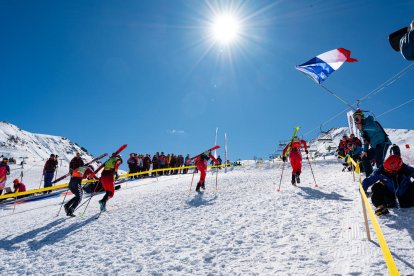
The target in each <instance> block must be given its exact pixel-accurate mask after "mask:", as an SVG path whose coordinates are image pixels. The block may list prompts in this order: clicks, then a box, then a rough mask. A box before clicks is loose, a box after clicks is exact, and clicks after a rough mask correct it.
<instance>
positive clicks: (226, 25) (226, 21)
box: [212, 15, 240, 45]
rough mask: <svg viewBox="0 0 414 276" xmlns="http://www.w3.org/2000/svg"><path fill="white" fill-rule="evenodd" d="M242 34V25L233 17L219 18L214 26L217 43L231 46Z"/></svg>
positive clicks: (223, 16) (213, 33) (213, 31)
mask: <svg viewBox="0 0 414 276" xmlns="http://www.w3.org/2000/svg"><path fill="white" fill-rule="evenodd" d="M239 34H240V23H239V21H238V20H237V18H235V17H234V16H232V15H220V16H217V17H216V18H215V20H214V22H213V25H212V35H213V38H214V40H215V41H216V42H218V43H220V44H224V45H229V44H230V43H232V42H234V41H235V40H236V39H237V37H238V36H239Z"/></svg>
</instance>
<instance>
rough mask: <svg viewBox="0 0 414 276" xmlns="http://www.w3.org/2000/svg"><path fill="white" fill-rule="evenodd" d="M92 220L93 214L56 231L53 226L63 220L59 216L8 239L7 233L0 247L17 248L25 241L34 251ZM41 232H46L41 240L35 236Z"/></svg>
mask: <svg viewBox="0 0 414 276" xmlns="http://www.w3.org/2000/svg"><path fill="white" fill-rule="evenodd" d="M94 220H95V216H92V217H90V218H88V219H86V220H82V221H80V222H76V223H72V224H70V225H68V226H67V227H64V228H61V229H59V230H57V231H53V228H55V227H57V226H58V225H60V224H61V223H62V222H64V221H65V219H64V218H60V219H57V220H55V221H52V222H50V223H48V224H46V225H44V226H41V227H39V228H36V229H33V230H31V231H29V232H26V233H24V234H21V235H19V236H16V237H14V238H12V239H10V240H8V238H9V237H10V236H11V235H9V236H7V237H6V238H4V239H2V240H0V248H2V249H5V250H8V251H13V250H19V249H20V246H19V245H18V244H20V243H23V242H26V241H27V245H28V246H29V247H30V249H32V250H34V251H36V250H39V249H41V248H42V247H43V246H45V245H52V244H54V243H57V242H59V241H61V240H63V239H64V238H65V237H66V236H67V235H69V234H70V233H76V232H77V231H79V230H80V228H82V227H83V226H85V225H86V224H88V223H90V222H92V221H94ZM43 232H47V235H46V236H45V237H44V238H42V239H41V240H36V236H38V235H40V234H41V233H43Z"/></svg>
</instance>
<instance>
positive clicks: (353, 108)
mask: <svg viewBox="0 0 414 276" xmlns="http://www.w3.org/2000/svg"><path fill="white" fill-rule="evenodd" d="M319 85H320V86H321V87H322V88H323V89H325V90H326V91H328V92H329V93H331V94H332V95H333V96H335V97H336V98H337V99H338V100H340V101H341V102H343V103H344V104H346V105H347V106H349V107H350V108H351V109H352V110H355V107H353V106H352V105H350V104H349V103H348V102H346V101H345V100H344V99H342V98H340V97H339V96H338V95H336V94H335V93H334V92H332V91H331V90H329V89H328V88H327V87H326V86H324V85H323V84H321V83H320V84H319Z"/></svg>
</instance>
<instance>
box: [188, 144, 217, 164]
mask: <svg viewBox="0 0 414 276" xmlns="http://www.w3.org/2000/svg"><path fill="white" fill-rule="evenodd" d="M219 148H220V146H214V147H212V148H210V149H208V150H205V151H203V152H202V153H200V154H198V155H196V156H194V157H192V158H190V160H191V161H194V160H195V159H196V158H197V157H199V156H201V155H202V154H206V155H210V154H211V152H212V151H213V150H216V149H219ZM214 159H215V158H214Z"/></svg>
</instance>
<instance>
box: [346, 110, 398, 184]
mask: <svg viewBox="0 0 414 276" xmlns="http://www.w3.org/2000/svg"><path fill="white" fill-rule="evenodd" d="M353 117H354V121H355V125H356V128H357V129H358V130H359V131H360V132H361V136H362V139H363V141H364V147H363V152H362V153H361V155H360V156H361V159H362V167H363V168H364V171H365V175H366V176H367V177H368V176H369V175H370V174H371V173H372V171H373V168H372V165H371V161H372V160H375V164H376V166H377V168H379V167H380V166H381V165H382V163H383V162H384V158H385V155H386V154H387V150H388V147H389V146H390V145H391V141H390V139H389V138H388V135H387V133H385V130H384V128H383V127H382V126H381V125H380V123H378V122H377V121H375V120H374V117H373V116H371V115H370V116H368V117H365V114H364V113H363V112H362V111H361V109H359V108H358V109H357V110H356V111H355V112H354V114H353Z"/></svg>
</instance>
